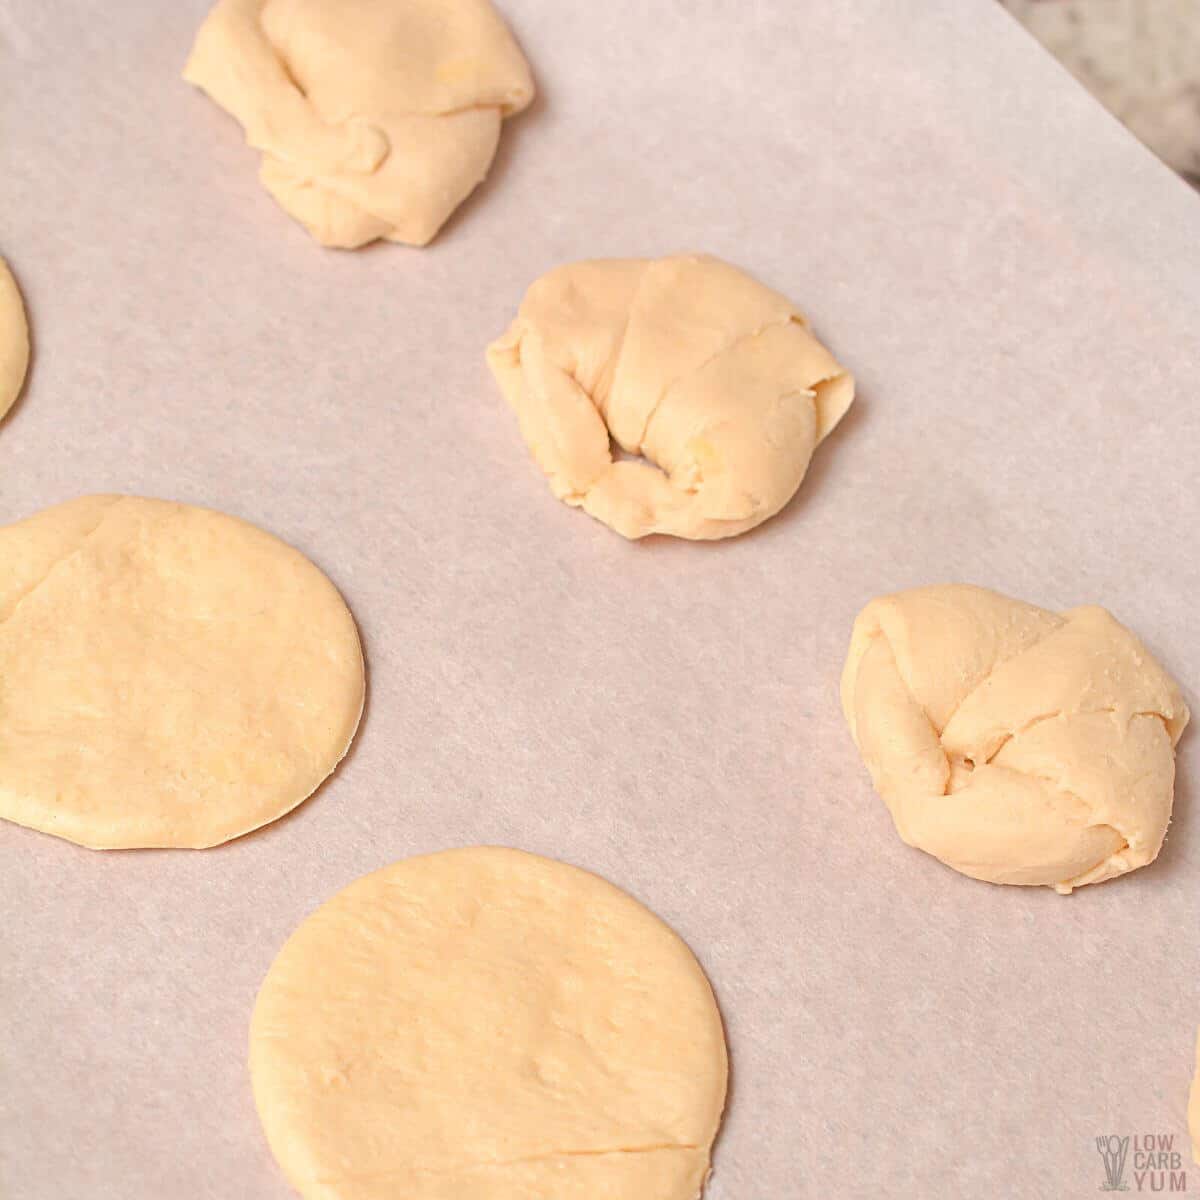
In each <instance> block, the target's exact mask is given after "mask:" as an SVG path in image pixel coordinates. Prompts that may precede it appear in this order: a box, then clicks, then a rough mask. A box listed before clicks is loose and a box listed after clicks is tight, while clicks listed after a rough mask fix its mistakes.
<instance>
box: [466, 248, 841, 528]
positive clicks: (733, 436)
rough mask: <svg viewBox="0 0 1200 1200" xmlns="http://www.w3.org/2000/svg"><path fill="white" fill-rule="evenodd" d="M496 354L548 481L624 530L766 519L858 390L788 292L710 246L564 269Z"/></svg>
mask: <svg viewBox="0 0 1200 1200" xmlns="http://www.w3.org/2000/svg"><path fill="white" fill-rule="evenodd" d="M487 358H488V363H489V365H490V366H491V369H492V372H493V374H494V375H495V376H496V379H497V381H498V382H499V384H500V386H501V388H502V389H503V391H504V395H505V397H506V398H507V399H508V402H509V404H510V405H512V407H513V409H514V411H515V412H516V415H517V420H518V421H519V423H520V426H521V433H522V435H523V436H524V438H525V441H526V442H527V443H528V445H529V449H530V450H531V452H532V453H533V456H534V458H535V459H536V460H537V463H538V465H539V466H540V467H541V468H542V470H543V471H544V472H545V473H546V476H547V478H548V479H549V481H550V487H551V489H552V490H553V492H554V494H555V495H556V496H557V497H558V498H559V499H560V500H563V501H565V502H566V503H567V504H571V505H576V506H578V507H581V508H582V509H583V510H584V511H585V512H588V513H590V514H591V515H592V516H593V517H596V518H597V519H599V520H601V521H603V522H604V523H605V524H606V525H609V526H611V527H612V528H613V529H615V530H616V531H617V532H618V533H620V534H622V535H624V536H625V537H627V538H640V537H645V536H646V535H647V534H651V533H667V534H673V535H675V536H676V537H684V538H698V539H710V538H723V537H730V536H732V535H733V534H738V533H743V532H744V531H745V530H747V529H752V528H753V527H754V526H755V525H758V524H759V523H760V522H762V521H765V520H766V519H767V518H768V517H770V516H773V515H774V514H775V513H777V512H778V511H779V510H780V509H781V508H782V507H783V506H784V505H785V504H786V503H787V502H788V501H789V500H790V499H791V498H792V496H793V495H794V494H795V492H796V489H797V488H798V487H799V486H800V481H801V480H802V479H803V478H804V473H805V471H806V470H807V469H808V463H809V459H810V458H811V457H812V453H813V450H814V449H815V447H816V445H817V443H818V442H820V441H821V439H822V438H824V437H825V435H826V434H827V433H829V431H830V430H831V429H832V428H833V427H834V426H835V425H836V424H837V423H838V421H840V420H841V418H842V416H843V415H844V413H845V412H846V409H847V408H849V406H850V402H851V401H852V400H853V398H854V380H853V379H852V377H851V376H850V375H849V374H847V372H846V371H845V370H843V368H842V367H840V366H839V365H838V364H837V362H836V361H835V360H834V358H833V357H832V355H830V353H829V351H828V350H826V349H825V347H824V346H822V345H821V343H820V342H818V341H817V340H816V338H815V337H814V336H813V334H812V331H811V330H810V329H809V327H808V322H807V321H806V320H805V319H804V317H802V316H801V315H800V314H799V313H798V312H797V311H796V309H795V308H794V307H793V306H792V305H791V304H790V303H789V302H788V301H787V300H786V299H784V297H783V296H780V295H779V294H778V293H776V292H773V291H771V290H770V289H769V288H766V287H763V285H762V284H760V283H756V282H755V281H754V280H753V279H751V278H750V277H749V276H748V275H746V274H744V273H743V272H741V271H739V270H738V269H737V268H736V267H731V266H729V265H728V264H727V263H723V262H721V261H719V260H718V259H715V258H710V257H707V256H704V255H679V256H676V257H672V258H661V259H654V260H650V259H610V260H603V261H596V262H580V263H573V264H571V265H570V266H564V267H559V268H557V269H556V270H554V271H551V272H550V273H549V274H548V275H544V276H542V278H541V279H539V280H537V281H536V282H535V283H534V284H533V286H532V287H530V289H529V291H528V293H527V294H526V296H525V299H524V301H523V302H522V304H521V308H520V311H519V313H518V315H517V319H516V320H515V321H514V322H513V324H512V326H511V327H510V328H509V330H508V332H507V333H506V334H505V335H504V336H503V337H502V338H500V339H499V340H498V341H496V342H494V343H493V344H492V345H491V346H490V347H489V348H488V352H487ZM610 436H611V438H612V440H613V441H615V442H616V443H617V445H618V446H619V447H620V448H621V449H622V450H623V451H625V452H626V453H627V454H631V455H638V456H640V457H641V458H642V459H644V460H646V461H631V460H622V461H616V462H614V461H613V455H612V453H611V451H610V446H609V439H610Z"/></svg>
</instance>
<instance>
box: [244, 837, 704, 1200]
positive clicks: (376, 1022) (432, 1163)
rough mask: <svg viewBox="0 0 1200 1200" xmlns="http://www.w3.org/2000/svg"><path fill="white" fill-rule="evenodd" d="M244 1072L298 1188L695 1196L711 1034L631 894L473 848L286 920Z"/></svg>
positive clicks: (429, 1196)
mask: <svg viewBox="0 0 1200 1200" xmlns="http://www.w3.org/2000/svg"><path fill="white" fill-rule="evenodd" d="M250 1073H251V1079H252V1082H253V1085H254V1098H255V1101H256V1103H257V1105H258V1111H259V1114H260V1116H261V1117H262V1122H263V1126H264V1128H265V1129H266V1133H267V1138H268V1140H269V1142H270V1145H271V1149H272V1151H273V1152H274V1154H275V1157H276V1158H277V1159H278V1160H279V1163H280V1165H281V1166H282V1168H283V1170H284V1173H285V1174H286V1175H287V1178H288V1180H289V1181H290V1182H291V1184H292V1186H293V1187H294V1188H295V1189H296V1190H297V1191H298V1192H300V1194H301V1195H302V1196H305V1197H308V1198H309V1200H395V1198H396V1197H404V1200H551V1198H552V1200H695V1197H696V1196H698V1195H699V1193H700V1190H701V1188H702V1186H703V1183H704V1180H705V1178H706V1176H707V1174H708V1168H709V1150H710V1147H711V1145H712V1141H713V1138H714V1136H715V1135H716V1131H717V1126H718V1125H719V1123H720V1118H721V1110H722V1108H723V1106H724V1102H725V1085H726V1059H725V1039H724V1033H723V1031H722V1026H721V1018H720V1014H719V1013H718V1011H717V1006H716V1002H715V1001H714V999H713V995H712V991H711V989H710V988H709V985H708V981H707V980H706V979H705V977H704V973H703V971H702V970H701V968H700V966H699V964H698V963H697V962H696V960H695V958H694V957H693V956H692V954H691V951H689V950H688V948H687V946H686V945H684V943H683V942H682V941H681V940H680V939H679V938H678V937H677V936H676V935H675V934H674V933H673V932H672V931H671V930H670V929H669V928H668V927H667V926H666V925H664V924H663V922H662V921H660V920H659V919H658V918H657V917H656V916H654V915H653V913H650V912H649V911H647V910H646V909H645V908H643V907H642V905H640V904H639V903H638V902H637V901H636V900H634V899H632V898H631V897H630V896H628V895H626V894H625V893H624V892H622V891H620V890H619V889H617V888H615V887H613V886H612V885H611V884H609V883H606V882H605V881H604V880H603V879H600V878H598V877H597V876H595V875H592V874H589V873H588V872H586V871H582V870H579V869H578V868H576V867H569V866H566V865H565V864H563V863H559V862H554V861H552V860H550V859H546V858H539V857H537V856H535V855H532V854H525V853H522V852H521V851H517V850H505V849H498V848H494V847H492V848H471V849H465V850H449V851H445V852H443V853H441V854H431V855H428V856H426V857H422V858H412V859H408V860H406V861H404V862H400V863H397V864H395V865H394V866H391V867H387V868H386V869H384V870H382V871H377V872H376V873H375V874H373V875H367V876H365V877H364V878H362V879H359V880H357V881H356V882H355V883H352V884H351V885H350V886H349V887H348V888H346V889H345V890H344V891H342V892H339V893H338V894H337V895H336V896H334V897H333V899H332V900H329V901H328V902H327V903H325V904H324V905H322V906H321V908H319V909H318V910H317V911H316V912H315V913H313V914H312V915H311V916H310V917H309V918H308V919H307V920H305V921H304V923H303V924H301V925H300V926H299V928H298V929H297V930H296V931H295V932H294V933H293V934H292V936H291V938H289V940H288V942H287V944H286V945H285V946H284V947H283V949H282V950H281V951H280V953H279V956H278V957H277V958H276V959H275V962H274V963H273V964H272V966H271V969H270V971H269V972H268V973H267V977H266V979H265V980H264V982H263V985H262V990H261V991H260V992H259V995H258V1001H257V1003H256V1005H255V1008H254V1017H253V1020H252V1022H251V1027H250Z"/></svg>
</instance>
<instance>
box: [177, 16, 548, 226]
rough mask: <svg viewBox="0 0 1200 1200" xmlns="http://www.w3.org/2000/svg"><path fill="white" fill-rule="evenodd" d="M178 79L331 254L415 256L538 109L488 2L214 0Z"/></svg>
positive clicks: (525, 72)
mask: <svg viewBox="0 0 1200 1200" xmlns="http://www.w3.org/2000/svg"><path fill="white" fill-rule="evenodd" d="M183 75H184V78H185V79H187V80H188V81H189V82H190V83H194V84H196V85H197V86H198V87H200V88H203V89H204V91H206V92H207V93H208V94H209V95H210V96H211V97H212V98H213V99H214V100H215V101H216V102H217V103H218V104H219V105H220V106H221V107H222V108H224V109H226V110H227V111H228V112H229V113H231V114H232V115H233V116H234V117H235V118H236V119H237V120H238V121H239V122H240V123H241V125H242V127H243V128H244V129H245V131H246V141H247V142H248V143H249V144H250V145H251V146H253V147H254V148H255V149H256V150H261V151H262V152H263V161H262V171H261V175H260V178H261V180H262V182H263V184H264V186H265V187H266V188H267V189H268V190H269V191H270V192H271V194H272V195H273V196H274V197H275V199H276V200H278V201H279V203H280V204H281V205H282V206H283V207H284V208H285V209H286V210H287V211H288V212H289V213H291V215H292V216H293V217H295V218H296V219H297V220H298V221H300V222H301V223H302V224H304V225H305V226H306V227H307V228H308V230H309V232H310V233H311V234H312V235H313V237H315V238H316V239H317V241H319V242H321V243H322V244H324V245H326V246H343V247H347V248H351V247H354V246H361V245H363V244H364V243H365V242H371V241H374V240H375V239H376V238H380V237H382V238H387V239H388V240H389V241H393V242H409V243H411V244H413V245H416V246H423V245H424V244H425V243H426V242H428V241H429V240H430V239H431V238H432V237H433V236H434V234H436V233H437V231H438V230H439V229H440V228H441V226H442V223H443V222H444V221H445V220H446V218H447V217H449V215H450V214H451V213H452V212H453V211H454V210H455V209H456V208H457V207H458V206H459V204H461V203H462V201H463V200H464V199H466V197H467V196H468V195H469V194H470V192H471V191H472V190H473V189H474V187H475V186H476V184H478V183H479V182H480V180H482V179H483V177H484V176H485V175H486V174H487V171H488V167H489V166H490V165H491V162H492V157H493V156H494V154H495V153H496V144H497V142H498V141H499V138H500V125H501V122H502V121H503V119H504V117H506V116H509V115H511V114H512V113H515V112H519V111H520V110H521V109H523V108H525V107H526V106H527V105H528V104H529V103H530V101H531V100H532V99H533V81H532V80H531V78H530V75H529V67H528V65H527V64H526V62H525V59H524V57H523V56H522V54H521V51H520V50H519V49H518V48H517V45H516V43H515V42H514V41H513V38H512V35H511V34H510V33H509V32H508V29H507V28H506V27H505V25H504V23H503V22H502V21H501V20H500V18H499V16H498V15H497V14H496V11H495V10H494V9H493V8H492V6H491V4H490V3H488V0H218V3H217V5H216V7H215V8H214V9H213V10H212V12H211V13H209V15H208V18H207V19H206V20H205V22H204V24H203V25H202V26H201V27H200V32H199V33H198V34H197V36H196V44H195V46H194V47H193V49H192V55H191V58H190V59H189V60H188V64H187V67H186V68H185V69H184V73H183Z"/></svg>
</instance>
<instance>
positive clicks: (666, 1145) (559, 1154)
mask: <svg viewBox="0 0 1200 1200" xmlns="http://www.w3.org/2000/svg"><path fill="white" fill-rule="evenodd" d="M700 1149H701V1147H700V1146H697V1145H693V1144H692V1143H690V1142H662V1143H659V1144H651V1145H647V1146H617V1147H613V1148H602V1149H599V1150H551V1151H547V1152H546V1153H545V1154H529V1155H525V1156H524V1157H521V1158H499V1159H479V1160H478V1161H475V1162H465V1163H463V1164H461V1165H460V1166H455V1167H441V1168H439V1167H418V1166H412V1167H397V1168H396V1169H395V1170H392V1171H362V1172H358V1171H344V1172H339V1173H338V1174H336V1175H321V1176H319V1177H318V1178H317V1180H316V1182H318V1183H321V1184H330V1183H335V1182H336V1181H338V1180H342V1179H359V1180H365V1179H394V1178H396V1177H397V1176H406V1175H426V1176H428V1175H438V1176H445V1175H462V1174H464V1173H466V1172H468V1171H484V1170H492V1169H494V1168H503V1167H519V1166H524V1165H526V1164H529V1163H542V1162H554V1161H556V1160H557V1159H561V1158H605V1157H610V1156H618V1155H635V1154H660V1153H663V1152H668V1153H670V1152H675V1151H681V1150H682V1151H685V1152H687V1153H696V1152H698V1151H700Z"/></svg>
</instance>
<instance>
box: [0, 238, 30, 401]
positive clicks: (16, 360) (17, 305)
mask: <svg viewBox="0 0 1200 1200" xmlns="http://www.w3.org/2000/svg"><path fill="white" fill-rule="evenodd" d="M28 367H29V326H28V324H27V323H26V321H25V305H24V304H23V303H22V302H21V293H20V291H19V290H18V288H17V281H16V280H15V279H14V278H13V277H12V272H11V271H9V269H8V264H7V263H6V262H5V261H4V259H2V258H0V420H3V419H4V415H5V413H7V412H8V410H9V409H10V408H12V406H13V405H14V404H15V403H16V400H17V397H18V396H19V395H20V394H21V385H22V384H23V383H24V382H25V372H26V370H27V369H28Z"/></svg>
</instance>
